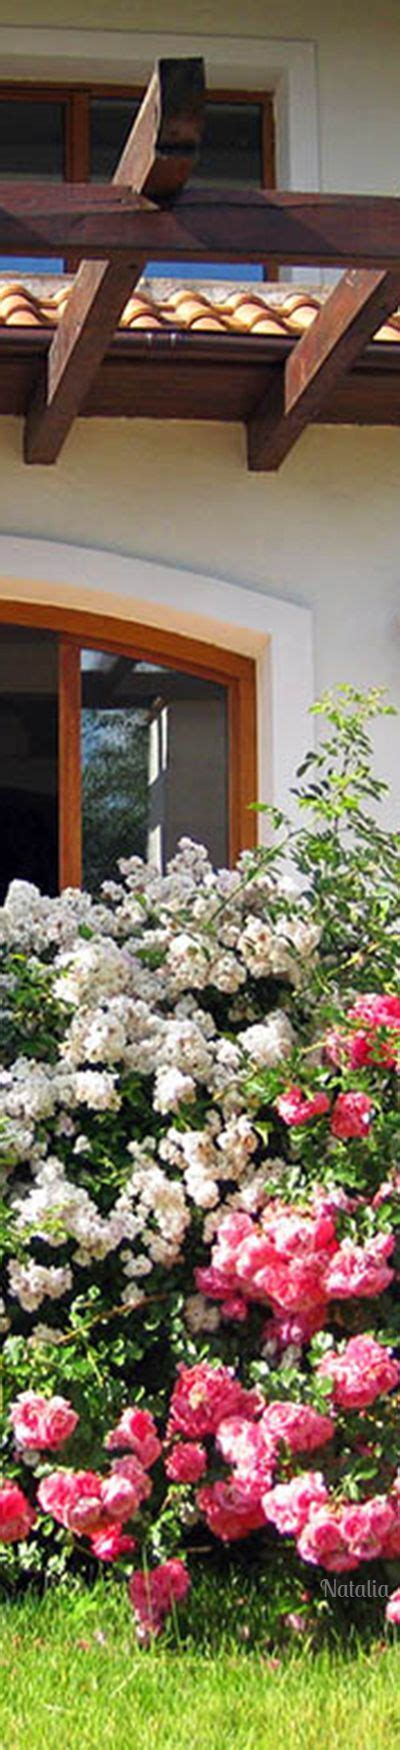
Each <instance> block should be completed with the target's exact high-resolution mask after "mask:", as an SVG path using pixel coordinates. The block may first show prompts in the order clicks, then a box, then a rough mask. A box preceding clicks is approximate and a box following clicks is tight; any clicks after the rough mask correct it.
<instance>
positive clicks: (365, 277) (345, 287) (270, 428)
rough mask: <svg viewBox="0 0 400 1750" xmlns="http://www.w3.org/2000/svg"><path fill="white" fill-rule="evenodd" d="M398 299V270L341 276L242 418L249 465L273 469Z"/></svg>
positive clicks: (277, 465) (399, 278)
mask: <svg viewBox="0 0 400 1750" xmlns="http://www.w3.org/2000/svg"><path fill="white" fill-rule="evenodd" d="M399 299H400V269H399V272H398V274H397V275H396V274H394V273H390V274H389V273H382V272H380V273H379V272H377V273H372V272H370V271H368V269H364V270H362V269H361V270H360V271H358V270H357V269H354V270H352V271H350V272H349V273H346V274H343V276H342V278H341V279H340V280H339V283H338V285H336V286H335V287H334V290H333V291H332V292H331V293H330V295H329V297H328V298H327V300H326V303H324V304H323V305H322V308H321V310H320V311H319V313H318V315H317V316H316V317H315V320H314V322H313V323H312V326H311V327H310V328H309V329H307V331H306V333H305V334H304V335H303V336H302V338H301V340H298V341H297V343H296V345H295V346H294V348H293V352H292V353H291V354H290V356H289V358H288V359H287V360H286V364H285V367H284V370H283V372H281V371H280V372H279V374H275V377H274V382H273V385H272V387H271V389H270V390H269V391H268V392H267V394H266V395H265V396H264V398H263V400H262V401H261V403H260V406H259V407H258V408H257V409H256V412H255V413H253V414H252V416H251V419H250V420H249V421H248V428H247V431H248V458H249V466H250V468H251V469H255V470H262V469H264V470H265V469H276V468H279V467H280V464H281V462H283V461H284V458H285V456H287V455H288V453H289V451H290V450H291V449H292V448H293V445H294V444H295V443H297V439H298V438H299V437H300V436H301V433H302V432H303V431H304V430H305V427H306V425H308V423H309V421H310V420H311V419H313V418H315V417H316V415H317V414H319V413H320V411H321V407H322V406H323V403H324V401H325V400H326V397H327V396H328V395H329V394H330V392H331V391H332V390H333V389H335V388H336V385H337V384H338V383H339V382H340V378H341V377H342V376H343V375H344V373H345V371H347V370H348V369H349V367H350V366H351V365H352V364H354V360H355V359H356V358H358V357H359V354H360V353H361V352H362V351H363V349H364V347H365V346H366V345H367V343H368V341H369V340H371V338H372V336H373V334H374V333H375V332H376V330H377V329H378V328H379V327H380V325H381V323H382V322H384V321H385V320H386V317H387V316H390V315H391V313H392V311H393V310H394V309H395V308H396V305H397V304H398V302H399Z"/></svg>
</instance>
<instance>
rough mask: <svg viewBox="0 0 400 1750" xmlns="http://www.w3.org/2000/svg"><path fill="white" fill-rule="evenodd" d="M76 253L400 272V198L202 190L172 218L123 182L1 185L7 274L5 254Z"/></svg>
mask: <svg viewBox="0 0 400 1750" xmlns="http://www.w3.org/2000/svg"><path fill="white" fill-rule="evenodd" d="M190 162H192V159H191V157H190ZM157 174H160V177H161V169H160V167H159V172H157ZM168 174H169V176H170V170H169V173H168ZM145 186H146V184H145ZM150 186H151V185H150ZM168 198H169V199H171V196H169V197H168ZM71 251H75V253H76V254H78V255H81V256H83V257H85V259H89V258H92V259H93V258H95V259H96V260H98V259H99V258H100V257H101V258H103V259H104V260H105V259H107V260H110V259H111V258H112V259H115V260H116V258H117V257H120V259H121V260H123V259H125V261H126V260H127V258H128V259H129V260H130V261H131V260H136V259H137V258H139V257H142V258H143V259H144V260H147V259H148V257H149V256H151V257H156V258H157V257H158V258H159V259H160V260H163V259H164V260H165V259H168V258H173V259H174V260H177V261H186V260H188V259H191V260H195V261H196V262H198V265H199V270H201V266H202V262H203V261H216V262H218V261H222V262H224V261H237V262H266V263H268V262H269V261H271V262H272V261H274V262H275V261H276V262H281V263H285V262H289V263H292V264H293V265H295V266H296V265H297V266H305V267H311V266H315V265H320V266H321V267H342V268H346V267H370V268H372V269H375V268H384V269H385V270H388V271H389V270H390V269H391V268H393V267H398V266H399V265H400V198H399V196H398V195H387V196H386V195H342V194H338V195H319V194H317V195H311V194H306V195H302V194H292V193H291V192H290V193H287V192H285V193H283V194H281V193H278V192H276V191H275V190H268V189H246V191H245V192H243V191H241V190H240V189H233V190H229V189H226V190H224V193H223V196H222V197H221V192H220V191H219V192H218V191H216V190H215V189H214V190H211V189H203V188H201V186H200V185H199V188H196V189H190V190H187V191H186V192H185V193H183V194H182V195H180V196H179V198H178V199H176V201H175V204H174V208H173V210H168V207H167V205H164V206H163V207H161V208H160V207H158V206H155V205H154V204H152V202H151V201H150V200H149V199H145V198H144V197H143V196H142V195H139V194H136V193H135V192H134V191H132V188H130V187H127V185H126V184H125V183H124V184H123V185H122V184H121V185H120V184H115V185H114V184H112V183H85V182H84V183H78V182H76V183H67V182H64V183H62V182H60V183H56V182H54V183H49V182H39V181H38V182H35V183H28V182H27V183H17V182H2V181H0V271H1V255H2V254H3V255H5V254H7V255H11V254H12V255H14V256H18V255H31V256H33V257H34V256H43V255H49V256H60V255H62V256H64V255H68V254H70V253H71Z"/></svg>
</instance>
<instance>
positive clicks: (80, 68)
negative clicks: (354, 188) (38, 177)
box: [0, 25, 320, 278]
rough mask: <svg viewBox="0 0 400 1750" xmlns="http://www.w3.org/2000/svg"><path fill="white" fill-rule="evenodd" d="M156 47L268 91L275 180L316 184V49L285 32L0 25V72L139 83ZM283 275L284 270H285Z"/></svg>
mask: <svg viewBox="0 0 400 1750" xmlns="http://www.w3.org/2000/svg"><path fill="white" fill-rule="evenodd" d="M158 55H203V56H204V60H205V64H206V71H207V83H208V86H209V88H210V89H211V90H212V89H213V87H218V86H227V87H228V88H229V87H231V88H232V90H233V91H235V90H241V89H242V88H244V89H245V88H246V86H248V89H249V90H260V91H263V90H265V91H274V93H275V104H276V157H277V182H278V187H279V188H295V189H300V190H303V191H304V192H305V193H306V192H307V191H313V190H315V191H317V190H318V189H319V187H320V151H319V125H318V92H317V55H316V44H315V43H314V42H312V41H305V42H298V41H296V40H292V39H290V38H285V37H237V36H235V37H233V36H229V35H227V36H206V35H202V34H199V35H196V36H193V35H189V34H186V33H185V32H182V33H179V35H172V34H171V32H169V31H164V30H159V31H140V30H139V31H138V30H132V31H118V30H95V29H94V28H92V29H91V30H75V29H70V30H64V29H62V28H58V27H57V28H56V29H52V28H51V27H49V28H47V27H46V28H45V29H44V28H43V27H40V26H35V25H32V26H31V25H30V26H28V25H24V26H23V27H14V26H8V25H2V26H0V64H1V77H2V79H14V80H21V79H22V80H23V79H30V80H31V81H35V80H45V81H51V80H61V81H63V82H64V81H65V82H67V81H68V80H69V81H71V82H73V80H74V79H77V80H79V81H80V82H81V83H82V82H84V81H85V80H86V79H87V80H93V81H94V80H98V81H100V82H101V81H102V80H103V81H106V82H107V83H109V84H112V83H115V84H116V85H117V84H126V83H127V82H129V80H130V79H131V80H132V84H136V83H141V82H142V80H143V82H144V83H146V80H147V79H148V76H149V72H150V70H151V68H152V66H153V63H154V61H155V60H156V58H157V56H158ZM287 277H288V275H287V271H286V278H287Z"/></svg>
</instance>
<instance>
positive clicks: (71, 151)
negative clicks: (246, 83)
mask: <svg viewBox="0 0 400 1750" xmlns="http://www.w3.org/2000/svg"><path fill="white" fill-rule="evenodd" d="M143 91H144V87H143V85H131V84H127V85H109V84H99V83H98V82H97V81H95V82H94V83H93V84H92V83H89V84H87V83H85V84H79V82H78V83H76V84H75V82H74V83H73V84H72V83H69V82H68V81H66V83H65V85H64V84H62V82H61V81H59V82H58V83H57V84H54V85H52V84H50V85H48V84H45V83H37V82H36V80H35V82H34V83H33V82H32V83H31V82H30V80H28V79H27V80H24V81H22V80H19V81H18V82H16V81H14V80H9V79H8V80H4V79H3V80H1V82H0V99H3V100H4V99H6V98H11V99H12V101H13V102H14V103H24V102H25V101H26V98H27V96H29V99H30V101H31V102H32V103H45V102H47V103H51V102H53V103H63V104H65V110H66V116H65V140H64V176H65V179H66V181H67V182H87V181H89V179H90V102H91V99H92V98H96V97H115V98H117V99H118V98H125V99H126V100H128V99H129V98H132V101H133V102H134V103H136V102H138V101H140V98H141V97H143ZM207 95H208V97H209V100H210V102H211V103H230V104H235V103H247V104H252V103H257V104H259V106H260V108H261V110H262V116H261V165H262V176H261V186H262V188H274V187H275V129H274V98H273V93H272V92H271V91H258V90H256V91H255V90H249V89H247V88H245V89H241V90H240V91H236V90H235V91H230V90H229V87H226V86H221V87H218V88H217V89H216V90H215V91H209V92H208V94H207Z"/></svg>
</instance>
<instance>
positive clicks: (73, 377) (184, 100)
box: [24, 59, 205, 464]
mask: <svg viewBox="0 0 400 1750" xmlns="http://www.w3.org/2000/svg"><path fill="white" fill-rule="evenodd" d="M204 93H205V84H204V71H203V64H202V62H201V61H200V60H198V59H196V60H187V61H175V60H172V61H166V60H163V61H160V62H159V64H158V66H157V67H156V68H155V71H154V73H153V76H152V78H151V80H150V83H149V85H148V88H147V91H146V93H145V96H144V99H143V103H142V104H141V106H140V110H139V113H138V115H137V117H136V120H135V122H134V124H133V127H132V129H131V132H130V134H129V137H128V140H127V142H126V145H125V147H124V150H123V152H122V155H121V158H120V160H119V163H118V165H117V169H116V171H115V173H114V177H113V184H114V186H115V187H116V188H117V189H119V188H120V186H121V185H122V187H125V186H128V185H131V187H132V188H133V190H134V191H135V192H136V193H140V192H143V194H144V196H148V195H149V194H151V195H152V196H153V197H157V198H158V199H160V198H162V199H163V200H168V201H171V200H173V199H174V197H175V195H176V194H177V192H178V191H179V190H180V189H181V188H182V187H183V184H184V182H185V181H186V178H187V176H188V175H189V173H190V170H191V168H192V165H193V161H194V158H195V156H196V152H197V150H198V147H199V144H200V140H201V134H202V127H203V115H204ZM160 216H161V215H160ZM144 262H145V256H143V255H142V254H141V255H138V256H137V258H136V259H135V258H134V257H133V255H132V257H131V259H129V257H127V258H126V259H124V260H119V259H117V260H116V261H113V260H111V261H110V260H104V261H92V260H88V261H83V262H82V263H81V266H80V268H79V271H78V273H77V276H76V279H75V281H74V285H73V287H72V290H71V293H70V297H69V300H68V304H67V308H66V310H65V312H64V314H63V316H62V318H61V321H60V325H59V328H58V329H57V331H56V334H55V335H54V339H53V341H52V345H51V348H50V353H49V356H48V360H47V367H45V370H44V372H43V371H42V373H41V376H40V378H39V380H38V384H37V387H36V389H35V391H34V394H33V396H32V399H31V401H30V404H29V406H28V410H27V417H26V423H25V433H24V456H25V461H26V462H36V463H42V464H43V463H45V464H49V463H52V462H54V461H55V460H56V458H57V456H58V455H59V453H60V450H61V448H62V445H63V443H64V441H65V438H66V437H67V435H68V432H69V430H70V428H71V425H72V423H73V420H74V418H75V416H76V414H77V413H78V412H79V408H80V406H81V405H82V402H83V401H84V399H85V396H86V395H87V393H88V390H89V389H90V385H91V383H92V381H93V377H94V376H95V374H96V371H97V370H98V368H99V365H100V364H101V360H102V358H103V357H104V354H105V352H106V351H107V348H108V346H109V343H110V341H111V340H112V336H113V334H114V330H115V328H116V327H117V324H118V322H119V318H120V316H121V313H122V310H123V308H124V305H125V303H126V300H127V298H128V297H129V295H130V293H131V292H132V290H133V287H134V286H135V284H136V282H137V280H138V279H139V278H140V275H141V273H142V270H143V266H144Z"/></svg>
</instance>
